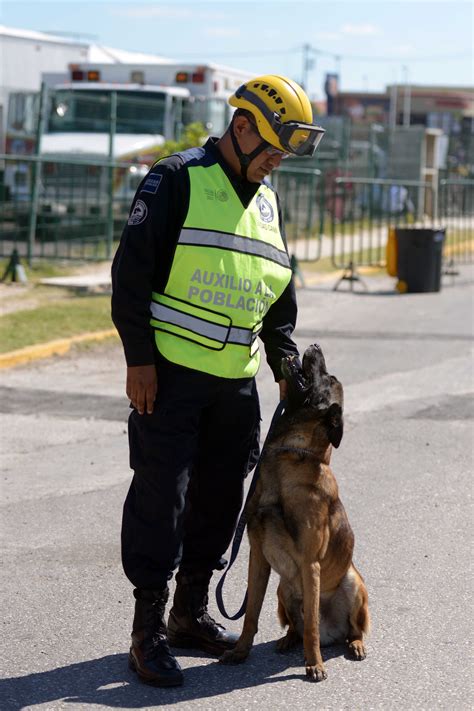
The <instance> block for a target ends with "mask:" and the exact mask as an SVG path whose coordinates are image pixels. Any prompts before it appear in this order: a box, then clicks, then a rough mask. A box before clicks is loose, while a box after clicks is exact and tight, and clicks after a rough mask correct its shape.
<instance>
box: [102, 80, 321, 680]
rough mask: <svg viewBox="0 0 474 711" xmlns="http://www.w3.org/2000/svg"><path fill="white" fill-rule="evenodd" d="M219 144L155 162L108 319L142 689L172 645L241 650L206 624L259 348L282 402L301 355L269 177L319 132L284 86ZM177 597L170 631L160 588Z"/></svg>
mask: <svg viewBox="0 0 474 711" xmlns="http://www.w3.org/2000/svg"><path fill="white" fill-rule="evenodd" d="M229 101H230V104H231V105H232V106H233V107H235V108H236V111H235V113H234V116H233V119H232V122H231V124H230V126H229V128H228V129H227V131H226V133H225V134H224V136H223V137H222V138H221V139H219V140H218V139H214V138H210V139H209V140H208V141H207V143H206V144H205V145H204V146H202V147H198V148H192V149H189V150H187V151H184V152H183V153H178V154H176V155H173V156H170V157H169V158H165V159H163V160H161V161H159V162H158V163H157V164H156V165H154V166H153V168H152V169H151V171H150V172H149V173H148V175H147V177H146V178H144V180H143V181H142V183H141V185H140V186H139V188H138V191H137V194H136V195H135V199H134V202H133V204H132V209H131V212H130V217H129V220H128V224H127V226H126V227H125V230H124V232H123V235H122V239H121V242H120V246H119V248H118V251H117V254H116V255H115V259H114V263H113V267H112V280H113V297H112V316H113V320H114V323H115V325H116V327H117V329H118V332H119V334H120V337H121V339H122V342H123V347H124V351H125V359H126V363H127V385H126V391H127V395H128V397H129V399H130V401H131V406H132V408H133V410H132V412H131V414H130V418H129V442H130V465H131V468H132V469H133V470H134V476H133V480H132V483H131V486H130V490H129V492H128V495H127V498H126V501H125V505H124V512H123V522H122V562H123V567H124V571H125V573H126V575H127V577H128V578H129V580H130V581H131V583H132V584H133V585H134V587H135V590H134V596H135V616H134V620H133V628H132V646H131V649H130V655H129V662H130V666H131V668H132V669H134V670H135V671H136V672H137V673H138V676H139V677H140V679H141V680H142V681H145V682H148V683H151V684H155V685H158V686H176V685H179V684H182V682H183V675H182V671H181V669H180V666H179V664H178V662H177V660H176V659H175V657H174V656H173V654H172V652H171V650H170V647H169V645H171V646H173V647H178V648H179V647H181V648H182V647H194V648H198V649H202V650H204V651H206V652H208V653H210V654H217V655H219V654H221V653H222V652H223V651H225V650H226V649H229V648H231V647H232V646H233V645H234V644H235V643H236V641H237V635H234V634H232V633H230V632H228V631H226V630H225V629H224V627H222V626H221V625H220V624H218V623H216V622H215V621H214V620H213V619H212V617H210V615H209V613H208V610H207V605H208V587H209V581H210V578H211V576H212V573H213V571H214V570H221V569H222V568H223V567H224V566H225V561H224V560H223V558H222V556H223V554H224V553H225V551H226V549H227V547H228V545H229V543H230V541H231V539H232V534H233V531H234V528H235V525H236V521H237V517H238V514H239V510H240V508H241V504H242V499H243V481H244V478H245V476H246V475H247V473H248V472H249V471H250V470H251V468H252V467H253V466H254V465H255V463H256V459H257V457H258V451H259V447H258V437H259V430H260V409H259V402H258V394H257V390H256V386H255V374H256V372H257V370H258V367H259V363H260V353H259V346H258V340H257V337H259V338H260V339H261V340H262V342H263V344H264V347H265V353H266V358H267V361H268V364H269V366H270V368H271V369H272V371H273V374H274V377H275V381H276V382H279V383H280V396H283V395H284V392H283V386H284V381H283V378H282V374H281V372H280V361H281V358H282V357H283V356H287V355H290V354H296V353H297V349H296V345H295V343H294V342H293V340H292V337H291V336H292V332H293V330H294V327H295V321H296V302H295V292H294V286H293V284H292V281H291V268H290V261H289V258H288V253H287V248H286V243H285V237H284V227H283V220H282V215H281V210H280V205H279V201H278V197H277V195H276V193H275V192H274V190H273V188H272V187H271V185H270V183H269V182H268V181H267V176H268V175H269V174H270V173H271V171H272V170H273V169H274V168H277V167H278V166H279V165H280V162H281V161H282V159H283V158H285V157H287V156H290V155H311V154H312V153H313V152H314V150H315V148H316V146H317V144H318V143H319V141H320V139H321V137H322V135H323V133H324V130H323V129H321V128H319V127H317V126H315V125H313V123H312V120H313V116H312V109H311V104H310V102H309V100H308V98H307V96H306V94H305V93H304V91H303V89H302V88H301V87H300V86H298V85H297V84H296V83H295V82H293V81H291V80H290V79H286V78H284V77H281V76H275V75H269V76H263V77H258V78H256V79H253V80H251V81H249V82H247V83H246V84H244V85H243V86H241V87H240V88H239V89H238V90H237V91H236V92H235V94H234V95H233V96H232V97H231V98H230V100H229ZM178 567H179V570H178V573H177V575H176V592H175V596H174V600H173V606H172V609H171V612H170V615H169V620H168V625H166V623H165V606H166V603H167V600H168V581H169V580H170V579H171V577H172V575H173V571H175V570H176V569H177V568H178Z"/></svg>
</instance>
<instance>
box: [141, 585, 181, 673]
mask: <svg viewBox="0 0 474 711" xmlns="http://www.w3.org/2000/svg"><path fill="white" fill-rule="evenodd" d="M133 594H134V596H135V616H134V618H133V630H132V646H131V647H130V654H129V655H128V664H129V667H130V669H132V670H133V671H135V672H137V674H138V676H139V678H140V679H141V681H144V682H145V683H146V684H153V685H154V686H181V684H182V683H183V672H182V671H181V667H180V666H179V664H178V662H177V660H176V659H175V658H174V656H173V654H172V653H171V650H170V648H169V646H168V639H167V637H166V625H165V621H164V618H165V607H166V603H167V601H168V595H169V591H168V588H167V587H166V588H165V589H164V590H140V589H138V588H137V589H136V590H134V591H133Z"/></svg>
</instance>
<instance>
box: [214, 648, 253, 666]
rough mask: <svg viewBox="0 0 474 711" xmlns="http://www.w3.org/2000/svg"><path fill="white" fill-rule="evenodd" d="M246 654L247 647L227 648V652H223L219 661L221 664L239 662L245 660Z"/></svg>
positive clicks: (247, 653) (247, 654)
mask: <svg viewBox="0 0 474 711" xmlns="http://www.w3.org/2000/svg"><path fill="white" fill-rule="evenodd" d="M248 656H249V652H248V650H247V649H241V650H238V649H228V650H227V652H224V654H223V655H222V656H221V657H219V662H220V663H221V664H241V663H242V662H245V660H246V659H247V657H248Z"/></svg>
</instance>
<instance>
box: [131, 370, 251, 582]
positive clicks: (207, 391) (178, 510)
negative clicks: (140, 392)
mask: <svg viewBox="0 0 474 711" xmlns="http://www.w3.org/2000/svg"><path fill="white" fill-rule="evenodd" d="M157 373H158V393H157V397H156V401H155V407H154V411H153V414H151V415H146V414H144V415H139V414H138V412H137V411H136V410H133V411H132V413H131V414H130V418H129V443H130V466H131V468H132V469H133V470H134V476H133V480H132V483H131V486H130V489H129V492H128V495H127V498H126V500H125V504H124V511H123V521H122V563H123V567H124V570H125V574H126V575H127V577H128V579H129V580H130V581H131V583H132V584H133V585H134V586H135V587H137V588H145V589H158V588H162V587H163V586H164V585H165V584H166V583H167V581H168V580H169V579H170V578H171V577H172V574H173V571H174V570H175V569H176V568H177V567H178V565H179V566H180V569H181V570H186V571H187V572H193V571H206V572H207V571H211V570H214V569H219V568H221V567H222V555H223V554H224V553H225V551H226V549H227V547H228V546H229V544H230V541H231V540H232V535H233V532H234V528H235V525H236V522H237V517H238V514H239V511H240V508H241V505H242V500H243V481H244V478H245V476H246V475H247V473H248V472H249V471H250V469H251V468H252V467H253V466H254V465H255V463H256V460H257V458H258V439H259V434H260V408H259V401H258V394H257V389H256V385H255V380H254V379H253V378H250V379H248V378H246V379H238V380H230V379H222V378H216V377H215V376H212V375H207V374H205V373H200V372H198V371H193V370H188V369H185V368H181V367H179V366H176V365H172V364H170V363H159V364H158V365H157Z"/></svg>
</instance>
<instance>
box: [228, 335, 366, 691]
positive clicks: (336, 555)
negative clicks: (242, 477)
mask: <svg viewBox="0 0 474 711" xmlns="http://www.w3.org/2000/svg"><path fill="white" fill-rule="evenodd" d="M283 373H284V376H285V379H286V381H287V383H288V401H287V407H286V410H285V412H284V414H283V415H282V417H281V418H280V420H279V421H278V422H277V424H276V425H275V428H274V432H273V433H272V435H271V437H270V438H269V441H268V440H267V443H266V445H265V448H264V452H263V458H262V462H261V469H260V478H259V481H258V484H257V487H256V489H255V492H254V494H253V496H252V498H251V499H250V501H249V503H248V507H247V521H248V535H249V540H250V562H249V578H248V601H247V608H246V613H245V621H244V626H243V630H242V634H241V636H240V639H239V641H238V642H237V645H236V647H235V648H234V649H233V650H230V651H228V652H225V654H224V655H223V656H222V657H221V662H223V663H237V662H242V661H244V660H245V659H246V657H247V656H248V654H249V652H250V649H251V647H252V644H253V639H254V636H255V634H256V632H257V624H258V618H259V615H260V611H261V608H262V603H263V598H264V596H265V591H266V588H267V583H268V578H269V575H270V569H271V568H273V569H274V570H275V571H276V572H277V573H278V574H279V575H280V584H279V586H278V617H279V619H280V622H281V624H282V625H283V626H284V627H286V626H288V630H287V633H286V635H285V636H284V637H283V638H282V639H280V640H279V641H278V643H277V649H278V650H279V651H286V650H287V649H290V648H291V647H293V646H294V645H295V644H297V643H298V642H299V641H300V640H301V639H303V646H304V653H305V660H306V661H305V663H306V674H307V676H308V677H309V678H310V679H312V680H313V681H322V680H323V679H326V677H327V674H326V671H325V668H324V664H323V660H322V657H321V650H320V645H328V644H333V643H336V642H343V641H347V642H348V644H349V649H350V650H351V652H352V655H353V657H354V658H355V659H364V658H365V647H364V641H363V637H364V635H365V634H367V633H368V631H369V626H370V618H369V610H368V596H367V590H366V588H365V585H364V581H363V578H362V576H361V575H360V573H359V572H358V571H357V569H356V567H355V566H354V564H353V562H352V552H353V548H354V535H353V533H352V529H351V527H350V525H349V521H348V519H347V515H346V512H345V510H344V507H343V505H342V503H341V501H340V500H339V494H338V486H337V482H336V480H335V478H334V475H333V473H332V471H331V468H330V466H329V461H330V457H331V449H332V445H334V446H335V447H338V446H339V444H340V442H341V439H342V431H343V419H342V408H343V390H342V385H341V384H340V383H339V381H338V380H337V379H336V378H335V377H334V376H332V375H329V374H328V372H327V370H326V364H325V361H324V356H323V354H322V352H321V349H320V348H319V346H317V345H313V346H310V347H309V348H308V349H307V350H306V352H305V354H304V356H303V365H302V366H301V364H300V362H299V360H298V359H297V358H295V357H290V358H286V359H284V361H283Z"/></svg>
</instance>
